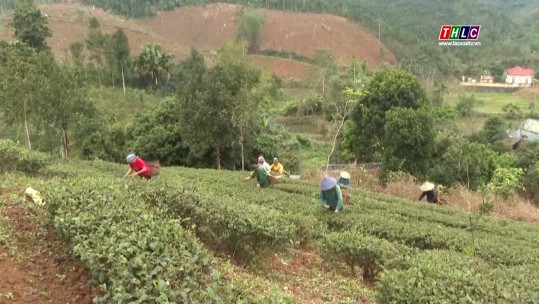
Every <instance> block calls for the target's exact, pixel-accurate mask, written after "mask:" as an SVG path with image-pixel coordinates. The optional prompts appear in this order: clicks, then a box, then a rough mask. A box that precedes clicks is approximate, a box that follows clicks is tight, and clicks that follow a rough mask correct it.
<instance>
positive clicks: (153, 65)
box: [133, 43, 174, 86]
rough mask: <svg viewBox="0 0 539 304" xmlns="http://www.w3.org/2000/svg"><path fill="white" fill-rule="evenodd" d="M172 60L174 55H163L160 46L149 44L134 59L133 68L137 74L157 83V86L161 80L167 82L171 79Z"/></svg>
mask: <svg viewBox="0 0 539 304" xmlns="http://www.w3.org/2000/svg"><path fill="white" fill-rule="evenodd" d="M172 58H174V55H172V54H170V53H163V52H162V51H161V46H160V45H159V44H155V43H151V44H147V45H145V46H144V47H143V48H142V51H141V52H140V54H139V55H138V56H136V57H135V58H134V59H133V68H134V71H135V73H136V74H138V75H139V76H140V77H144V78H147V79H149V80H150V81H152V82H155V86H157V84H158V79H159V78H161V79H165V80H168V79H169V78H170V68H171V66H172Z"/></svg>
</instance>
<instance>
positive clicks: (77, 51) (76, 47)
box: [69, 41, 84, 66]
mask: <svg viewBox="0 0 539 304" xmlns="http://www.w3.org/2000/svg"><path fill="white" fill-rule="evenodd" d="M83 49H84V42H82V41H74V42H71V44H69V51H70V52H71V57H72V58H73V61H74V62H75V64H76V65H78V66H82V64H83V61H84V54H83Z"/></svg>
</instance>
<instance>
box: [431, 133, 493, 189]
mask: <svg viewBox="0 0 539 304" xmlns="http://www.w3.org/2000/svg"><path fill="white" fill-rule="evenodd" d="M494 159H495V152H494V151H492V150H490V149H489V148H488V147H486V146H485V145H483V144H480V143H474V142H469V141H467V140H464V139H461V140H458V141H457V142H456V143H454V144H453V145H451V146H450V147H449V148H448V149H447V151H446V152H445V153H444V154H443V156H442V157H441V159H439V160H438V161H437V163H436V164H435V166H434V167H433V169H432V171H431V173H430V175H431V178H432V179H433V180H434V181H435V182H436V183H439V184H443V185H453V184H455V183H459V184H462V185H464V186H466V187H468V188H469V189H472V190H477V189H479V188H480V187H482V186H484V185H485V184H486V183H487V182H488V181H490V179H491V177H492V174H493V173H494V170H495V164H494Z"/></svg>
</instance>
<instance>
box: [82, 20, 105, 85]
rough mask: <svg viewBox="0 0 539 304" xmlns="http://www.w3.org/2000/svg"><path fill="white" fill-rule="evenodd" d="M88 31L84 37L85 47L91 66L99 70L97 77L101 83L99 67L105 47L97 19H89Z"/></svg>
mask: <svg viewBox="0 0 539 304" xmlns="http://www.w3.org/2000/svg"><path fill="white" fill-rule="evenodd" d="M88 26H89V29H90V30H89V32H88V37H87V38H86V48H87V49H88V52H89V56H88V60H90V64H92V65H93V68H94V69H96V70H99V72H98V78H99V83H100V84H101V69H102V68H103V53H104V48H105V42H106V36H105V35H103V33H101V28H100V24H99V21H98V20H97V19H96V18H95V17H92V18H90V20H89V24H88Z"/></svg>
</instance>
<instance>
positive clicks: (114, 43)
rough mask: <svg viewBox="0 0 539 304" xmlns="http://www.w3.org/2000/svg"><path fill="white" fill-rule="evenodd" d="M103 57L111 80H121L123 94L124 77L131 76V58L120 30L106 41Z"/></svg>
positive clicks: (127, 43) (127, 44)
mask: <svg viewBox="0 0 539 304" xmlns="http://www.w3.org/2000/svg"><path fill="white" fill-rule="evenodd" d="M105 56H106V58H107V63H108V66H109V69H110V70H111V74H112V78H113V79H115V78H117V79H119V78H121V79H122V87H123V90H124V94H125V77H126V75H130V74H131V72H130V71H131V57H130V52H129V40H128V38H127V36H126V35H125V33H124V31H123V30H122V29H118V30H117V31H116V32H115V33H114V34H112V35H111V36H110V37H108V39H107V43H106V46H105Z"/></svg>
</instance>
